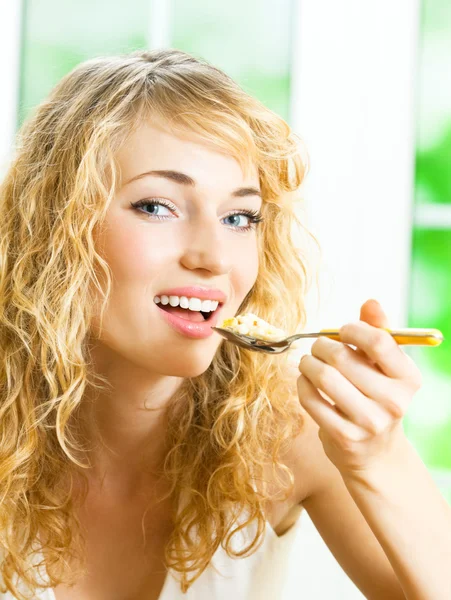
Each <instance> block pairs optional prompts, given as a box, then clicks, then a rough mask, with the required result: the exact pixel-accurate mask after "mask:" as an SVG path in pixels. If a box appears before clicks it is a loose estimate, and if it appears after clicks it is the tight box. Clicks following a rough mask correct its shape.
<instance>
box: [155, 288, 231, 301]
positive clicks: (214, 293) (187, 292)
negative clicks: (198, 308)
mask: <svg viewBox="0 0 451 600" xmlns="http://www.w3.org/2000/svg"><path fill="white" fill-rule="evenodd" d="M157 296H160V297H161V296H179V297H180V296H187V297H188V298H199V299H200V300H217V301H218V302H220V303H221V304H224V303H225V302H226V300H227V296H226V295H225V294H224V292H222V291H221V290H217V289H213V288H206V287H201V286H185V287H178V288H172V289H170V290H164V291H162V292H159V293H158V294H157Z"/></svg>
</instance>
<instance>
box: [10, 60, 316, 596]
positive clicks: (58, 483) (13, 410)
mask: <svg viewBox="0 0 451 600" xmlns="http://www.w3.org/2000/svg"><path fill="white" fill-rule="evenodd" d="M152 116H153V117H155V118H161V119H162V120H163V121H164V123H166V124H167V126H168V128H169V127H170V128H171V129H172V131H173V132H175V133H177V132H184V131H185V132H186V131H188V132H190V133H191V134H194V135H198V136H199V137H200V139H202V140H204V142H207V143H210V144H213V145H214V146H215V147H216V148H217V149H219V151H222V152H226V153H228V154H230V155H232V156H233V157H235V158H236V159H237V160H238V161H239V164H240V165H241V167H242V169H243V170H244V171H246V170H247V169H248V168H249V167H250V165H257V167H258V174H259V179H260V184H261V190H262V196H263V206H262V213H263V217H264V221H263V222H262V224H261V227H260V229H259V232H258V235H257V243H258V247H259V263H260V264H259V272H258V276H257V280H256V282H255V285H254V286H253V288H252V290H251V291H250V292H249V294H248V295H247V297H246V298H245V300H244V301H243V303H242V304H241V306H240V308H239V312H244V311H251V312H255V313H257V314H258V315H259V316H261V317H262V318H263V319H265V320H267V321H269V322H272V323H274V324H275V325H276V326H278V327H281V328H283V329H285V330H286V331H297V330H298V331H299V330H301V329H302V328H303V327H304V326H305V322H306V314H305V312H306V310H305V302H304V300H305V296H306V292H307V290H308V288H309V282H310V279H309V273H308V270H307V262H308V261H307V259H306V257H305V256H303V252H302V248H299V247H297V246H296V242H295V241H294V239H293V232H294V230H295V229H296V231H298V232H301V233H302V231H306V232H307V235H308V236H310V237H311V238H312V239H315V238H314V236H313V235H312V234H311V233H309V232H308V231H307V230H306V229H305V228H304V227H303V225H302V223H301V222H300V219H299V218H298V217H297V215H296V212H295V207H296V203H297V202H298V201H299V200H300V196H299V195H298V194H294V192H296V191H297V190H298V189H299V186H300V185H301V183H302V181H303V179H304V176H305V173H306V170H307V160H306V159H305V158H303V156H302V147H301V145H300V144H299V143H298V142H299V141H300V140H299V139H298V138H297V136H295V134H293V132H292V131H291V129H290V127H289V126H288V124H287V123H286V122H285V121H284V120H283V119H282V118H281V117H280V116H278V115H276V114H275V113H274V112H272V111H271V110H269V109H268V108H266V107H265V106H264V105H263V104H262V103H261V102H259V101H258V100H257V99H255V98H253V97H252V96H250V95H249V94H247V93H246V92H245V91H244V90H243V89H242V88H241V87H240V86H239V85H237V83H236V82H234V81H233V80H232V79H231V78H230V77H229V76H227V75H226V74H225V73H224V72H222V71H221V70H219V69H218V68H215V67H214V66H212V65H211V64H209V63H208V62H207V61H205V60H202V59H200V58H197V57H195V56H193V55H190V54H188V53H185V52H182V51H179V50H175V49H161V50H157V51H138V52H133V53H131V54H128V55H124V56H114V57H104V58H103V57H102V58H96V59H93V60H88V61H86V62H84V63H82V64H80V65H78V66H77V67H76V68H75V69H74V70H73V71H72V72H70V73H69V74H67V75H66V76H65V77H64V78H63V79H62V80H61V81H60V82H59V83H58V84H57V85H56V86H55V88H54V89H53V90H52V92H51V93H50V95H49V96H48V98H47V99H46V100H45V101H43V102H42V103H41V104H40V105H39V106H38V107H37V109H36V110H35V111H34V113H33V114H32V115H31V116H30V117H29V119H28V120H27V121H26V122H25V123H24V125H23V126H22V127H21V129H20V131H19V133H18V137H17V145H16V151H15V156H14V158H13V160H12V163H11V165H10V168H9V170H8V172H7V173H6V176H5V179H4V181H3V183H2V186H1V188H0V214H1V219H0V340H1V346H0V415H1V434H0V435H1V439H0V550H1V551H2V554H3V561H2V563H1V569H0V573H1V576H2V584H3V589H2V591H3V592H5V591H6V590H9V591H10V592H11V593H12V594H13V595H14V596H15V597H17V598H19V599H20V600H22V599H25V598H28V597H29V596H28V595H27V594H28V591H22V589H20V585H18V584H17V578H19V580H20V581H21V582H22V583H23V584H24V585H25V586H26V588H27V590H31V595H32V594H33V593H34V592H35V590H36V589H37V588H38V587H42V585H40V582H39V581H38V580H37V579H36V571H35V570H33V569H30V563H29V559H30V557H31V556H32V553H33V552H35V551H37V550H39V551H41V552H42V551H44V550H45V555H46V561H45V562H46V571H47V574H48V581H47V582H46V583H45V585H48V586H52V587H54V586H56V585H58V584H59V583H61V582H64V583H66V584H71V583H74V582H75V581H76V580H77V579H78V578H79V577H80V576H81V575H83V574H84V573H85V572H86V571H85V569H86V565H85V563H84V550H85V542H84V539H83V535H82V533H81V528H80V522H79V520H78V518H77V517H76V515H75V511H74V507H75V502H76V501H77V496H76V494H75V493H74V490H73V485H72V483H73V479H72V478H73V477H74V476H75V473H76V472H77V476H78V477H79V476H80V473H79V472H80V471H83V469H87V468H89V464H87V463H86V461H84V460H82V459H81V458H80V457H83V456H84V452H85V451H86V449H85V448H84V446H83V443H82V439H81V434H80V431H81V428H80V422H81V419H79V415H78V409H79V407H80V404H81V402H82V399H83V397H84V395H85V394H86V391H87V390H88V388H90V386H91V387H92V388H97V389H106V388H107V387H108V381H106V380H104V379H103V378H102V377H100V376H98V375H96V374H95V373H94V369H93V367H92V362H91V360H90V354H89V348H88V346H87V339H88V333H89V331H90V323H91V319H92V307H93V306H94V305H95V302H96V300H97V299H98V298H99V294H100V297H101V298H102V299H103V304H102V311H101V312H102V315H103V312H104V309H105V307H106V304H107V302H108V298H109V294H110V292H111V272H110V269H109V266H108V264H107V263H106V262H105V261H104V260H103V258H102V256H101V255H100V254H99V253H98V252H97V251H96V245H95V241H96V232H97V231H98V230H99V228H100V227H101V225H102V222H103V220H104V218H105V215H106V212H107V210H108V207H109V204H110V202H111V200H112V198H113V197H114V195H115V191H116V189H117V186H118V181H119V172H118V165H117V161H116V152H117V150H118V148H119V147H120V146H121V145H122V144H123V143H124V142H125V140H126V139H127V136H128V135H129V134H130V132H131V131H134V130H135V128H136V127H137V126H139V123H140V122H142V120H143V119H145V118H147V119H148V118H149V117H152ZM315 241H316V240H315ZM99 273H101V274H102V275H103V276H104V280H105V281H106V286H105V285H102V284H101V283H100V281H99V277H98V275H99ZM286 298H291V301H290V302H283V309H282V307H281V304H282V302H281V299H286ZM288 361H289V354H288V353H285V354H282V355H279V356H277V357H273V356H271V355H267V354H261V353H253V352H250V351H248V350H244V349H242V348H238V347H236V346H234V345H232V344H230V343H221V344H220V345H219V347H218V350H217V352H216V354H215V356H214V358H213V361H212V363H211V364H210V366H209V368H208V369H207V370H206V371H205V372H204V373H203V374H202V375H200V376H197V377H194V378H187V379H185V380H184V381H183V384H182V386H181V387H180V389H179V390H178V391H177V392H176V394H175V395H174V396H173V398H171V402H170V405H169V407H168V411H169V412H168V427H167V438H166V444H167V448H168V452H167V456H166V460H165V462H164V467H163V471H162V473H163V475H164V477H166V478H167V480H168V482H169V489H170V491H169V492H168V494H167V495H166V496H165V498H167V497H170V498H172V499H173V500H174V505H175V506H180V505H181V502H180V501H181V499H182V498H184V500H185V502H184V504H183V509H182V510H180V511H179V512H177V514H175V515H174V518H173V521H174V529H173V533H172V535H171V537H170V540H169V542H168V544H167V546H166V549H165V564H166V566H167V567H168V568H172V570H173V571H174V572H177V573H179V574H180V583H181V589H182V591H183V592H186V591H187V590H188V589H189V587H190V586H191V585H192V583H193V582H194V581H195V580H196V579H197V578H198V577H199V576H200V574H201V573H202V572H203V571H204V570H205V568H206V567H207V565H208V563H209V562H210V559H211V558H212V556H213V554H214V553H215V551H216V549H217V548H218V546H219V545H220V544H221V545H222V547H223V548H224V549H225V550H226V551H227V553H228V554H229V555H230V556H248V555H249V554H251V553H252V552H254V551H255V550H257V549H258V547H259V546H260V544H261V543H262V541H263V534H264V529H265V514H264V506H265V502H266V501H268V500H269V499H271V498H272V495H271V492H270V491H269V487H268V486H267V485H266V483H267V482H266V481H265V478H264V472H263V467H264V465H265V464H267V463H268V459H269V458H270V459H271V464H272V469H273V473H274V474H276V476H277V480H278V483H279V484H281V485H283V486H284V489H285V490H286V497H288V494H289V493H290V492H291V491H292V489H293V485H294V478H293V473H292V471H291V470H290V469H289V468H288V467H287V466H286V465H285V464H283V463H282V462H281V461H280V453H281V452H283V451H285V450H287V449H288V448H289V446H290V442H291V440H292V439H293V438H294V437H295V436H296V435H298V434H299V433H300V431H301V430H302V423H303V417H302V414H301V412H300V410H299V403H298V402H297V399H296V401H294V398H295V380H293V375H292V374H291V375H288V373H289V372H290V370H289V368H287V366H288V365H289V362H288ZM277 470H279V471H282V472H283V473H285V474H286V475H287V477H288V483H286V482H283V481H282V479H281V478H279V475H278V474H277ZM66 477H67V478H68V479H69V480H70V481H71V485H70V486H69V489H68V487H66V486H64V485H62V482H63V481H65V478H66ZM82 478H84V479H86V477H85V475H84V473H82ZM86 482H87V479H86ZM253 483H254V484H255V485H253ZM83 493H84V494H86V488H85V490H84V492H83ZM84 497H85V496H83V495H81V496H80V498H78V501H80V502H82V501H83V498H84ZM242 510H245V511H246V513H247V519H246V520H244V521H243V522H242V523H241V524H239V525H238V526H236V527H235V528H234V527H233V526H234V524H235V523H236V521H237V517H238V515H239V514H241V511H242ZM254 520H256V521H257V528H256V536H255V538H254V539H253V541H252V543H251V544H250V545H249V546H247V547H246V548H245V549H244V550H242V551H241V552H239V553H235V552H234V550H233V549H232V548H231V537H232V535H233V534H234V533H235V532H237V531H238V530H241V529H243V528H244V527H246V526H247V525H249V524H250V523H251V522H252V521H254ZM192 530H195V531H196V533H197V538H195V539H194V540H193V539H192V538H191V537H190V532H191V531H192ZM36 544H38V546H36ZM69 554H71V555H72V557H73V558H74V559H78V560H80V561H81V562H80V566H79V569H75V570H74V569H73V568H71V569H70V568H69V565H68V561H67V556H68V555H69ZM190 574H191V575H192V576H191V577H189V575H190Z"/></svg>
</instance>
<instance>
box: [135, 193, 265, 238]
mask: <svg viewBox="0 0 451 600" xmlns="http://www.w3.org/2000/svg"><path fill="white" fill-rule="evenodd" d="M151 204H154V205H159V204H161V205H162V206H165V207H166V208H169V210H172V211H176V210H177V209H176V207H175V206H174V205H173V204H171V203H170V202H167V201H165V200H162V199H160V198H158V199H152V200H139V201H138V202H130V206H131V207H132V208H134V209H136V210H138V209H139V208H141V207H143V206H149V205H151ZM139 212H143V213H145V212H146V211H139ZM147 215H148V216H149V217H154V218H155V219H158V220H160V221H164V220H166V219H167V218H168V217H167V216H160V215H151V214H150V213H147ZM232 215H244V216H246V217H249V219H250V224H249V225H247V226H246V227H238V226H237V225H229V227H232V228H233V229H235V230H237V231H240V232H246V231H250V230H251V229H255V228H256V226H257V225H258V223H261V222H262V221H263V220H264V219H263V217H262V214H261V212H260V211H258V210H248V209H246V208H244V209H242V210H235V211H232V212H231V213H229V214H228V215H227V216H226V217H224V218H225V219H226V218H227V217H230V216H232Z"/></svg>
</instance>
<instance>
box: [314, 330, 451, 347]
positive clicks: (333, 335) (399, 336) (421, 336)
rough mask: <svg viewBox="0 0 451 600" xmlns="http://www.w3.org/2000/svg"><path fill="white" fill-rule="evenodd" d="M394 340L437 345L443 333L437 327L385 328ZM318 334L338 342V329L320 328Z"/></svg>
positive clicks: (412, 344) (441, 340) (403, 342)
mask: <svg viewBox="0 0 451 600" xmlns="http://www.w3.org/2000/svg"><path fill="white" fill-rule="evenodd" d="M383 329H385V331H388V333H389V334H390V335H392V336H393V337H394V339H395V341H396V342H397V343H398V344H400V345H411V346H439V345H440V344H441V343H442V342H443V339H444V338H443V334H442V332H441V331H439V330H438V329H415V328H412V327H409V328H407V329H396V330H395V329H387V328H385V327H384V328H383ZM319 335H324V336H326V337H328V338H330V339H331V340H336V341H337V342H340V341H341V340H340V334H339V330H338V329H321V331H320V332H319Z"/></svg>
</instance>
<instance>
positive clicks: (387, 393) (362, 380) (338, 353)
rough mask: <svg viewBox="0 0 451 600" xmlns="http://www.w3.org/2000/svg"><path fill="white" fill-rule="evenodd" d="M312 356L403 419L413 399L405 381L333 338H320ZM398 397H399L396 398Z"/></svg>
mask: <svg viewBox="0 0 451 600" xmlns="http://www.w3.org/2000/svg"><path fill="white" fill-rule="evenodd" d="M311 351H312V355H313V356H315V357H316V358H318V359H320V360H322V361H323V362H325V363H327V364H328V365H330V366H332V367H334V368H335V369H336V370H337V371H339V372H340V373H341V374H342V375H343V376H344V377H345V378H346V379H347V380H348V381H350V382H351V383H352V385H354V386H355V387H356V388H357V389H358V390H359V391H360V392H361V393H362V394H364V396H366V397H367V398H370V399H372V400H374V401H376V402H378V403H380V404H381V405H382V406H383V407H384V408H385V409H386V410H387V411H388V412H389V413H390V414H391V415H392V416H393V417H395V418H398V419H399V418H401V417H402V416H403V415H404V412H405V410H406V409H407V405H408V403H409V401H410V395H409V398H407V395H406V389H405V386H404V384H403V382H402V381H399V380H397V379H391V378H388V377H387V376H386V375H385V374H383V373H382V371H381V370H380V369H379V368H378V367H377V366H376V365H374V363H372V362H370V361H369V360H368V359H367V358H366V357H365V356H362V355H360V354H359V353H358V352H357V350H353V349H352V348H351V347H350V346H348V345H346V344H343V343H342V342H337V341H335V340H331V339H329V338H326V337H323V338H319V339H318V340H317V341H316V342H315V343H314V344H313V346H312V348H311ZM394 398H396V400H394Z"/></svg>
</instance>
